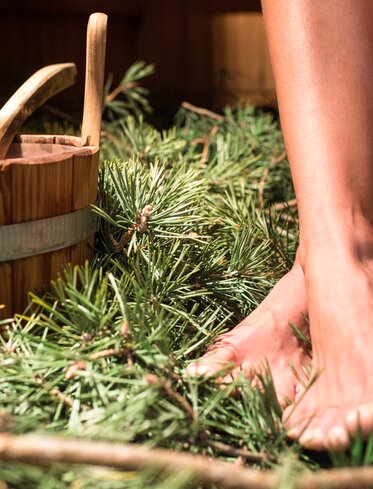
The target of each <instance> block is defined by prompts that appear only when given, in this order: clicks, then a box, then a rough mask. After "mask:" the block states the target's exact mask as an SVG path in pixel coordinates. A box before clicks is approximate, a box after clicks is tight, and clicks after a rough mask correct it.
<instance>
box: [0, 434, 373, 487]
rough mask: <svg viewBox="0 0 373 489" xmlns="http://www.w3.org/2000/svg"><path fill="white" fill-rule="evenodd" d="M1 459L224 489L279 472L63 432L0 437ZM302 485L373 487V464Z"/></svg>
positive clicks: (260, 483) (319, 475)
mask: <svg viewBox="0 0 373 489" xmlns="http://www.w3.org/2000/svg"><path fill="white" fill-rule="evenodd" d="M0 460H7V461H17V462H25V463H34V464H41V463H43V464H44V463H46V462H47V463H55V462H60V463H72V464H87V465H98V466H104V467H113V468H116V469H121V470H127V471H133V470H135V471H138V470H143V469H145V468H153V469H156V470H158V471H164V472H165V473H168V474H170V473H177V472H180V471H182V470H183V471H184V470H185V471H190V472H191V474H193V475H194V477H195V479H196V480H198V481H199V482H201V483H204V484H216V485H218V486H219V487H224V488H226V489H251V488H252V489H254V488H255V489H273V488H274V487H276V484H277V482H278V476H277V475H276V474H275V473H274V472H273V471H268V472H261V471H257V470H255V469H250V468H244V467H242V466H240V465H237V464H232V463H228V462H222V461H218V460H212V459H211V458H209V457H205V456H203V455H192V454H189V453H183V452H175V451H172V450H166V449H159V448H154V449H152V448H147V447H144V446H139V445H132V444H118V443H109V442H99V441H98V442H96V441H85V440H77V439H68V438H64V437H61V436H42V435H18V436H17V435H10V434H7V433H3V434H1V435H0ZM292 482H294V483H295V482H296V484H295V486H296V487H297V488H298V489H317V488H318V489H321V488H322V489H371V488H372V487H373V467H354V468H344V469H330V470H322V471H319V472H316V473H306V474H300V476H299V477H298V478H297V479H296V480H294V481H292Z"/></svg>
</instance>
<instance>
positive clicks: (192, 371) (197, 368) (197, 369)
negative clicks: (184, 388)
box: [186, 363, 211, 375]
mask: <svg viewBox="0 0 373 489" xmlns="http://www.w3.org/2000/svg"><path fill="white" fill-rule="evenodd" d="M186 371H187V373H188V374H189V375H206V374H208V373H210V372H211V367H210V365H206V364H202V363H191V364H190V365H188V367H187V368H186Z"/></svg>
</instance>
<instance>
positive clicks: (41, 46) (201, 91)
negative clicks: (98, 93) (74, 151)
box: [0, 0, 275, 111]
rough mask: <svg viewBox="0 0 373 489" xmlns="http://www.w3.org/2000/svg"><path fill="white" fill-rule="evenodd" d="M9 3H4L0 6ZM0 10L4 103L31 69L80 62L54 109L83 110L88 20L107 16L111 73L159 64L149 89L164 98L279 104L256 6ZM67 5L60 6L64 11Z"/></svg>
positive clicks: (104, 2)
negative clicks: (102, 14)
mask: <svg viewBox="0 0 373 489" xmlns="http://www.w3.org/2000/svg"><path fill="white" fill-rule="evenodd" d="M2 3H4V4H5V3H6V5H1V4H2ZM1 4H0V102H4V101H5V100H6V98H7V97H8V96H10V94H11V93H12V91H13V90H14V89H15V88H17V86H18V84H20V83H21V82H22V81H23V80H24V79H25V78H26V77H27V76H29V75H30V74H31V73H32V72H33V71H35V70H36V69H38V68H40V67H41V66H44V65H46V64H49V63H56V62H62V61H75V62H76V63H77V65H78V70H79V77H78V85H77V86H76V87H75V88H71V89H69V90H68V91H67V92H66V93H65V94H61V95H59V96H58V98H57V99H56V101H54V102H53V103H54V104H55V105H57V106H62V107H63V108H64V109H68V110H70V111H79V110H81V106H82V102H83V86H84V80H83V74H84V57H85V31H86V22H87V19H88V15H89V13H90V12H92V11H97V10H101V11H104V12H107V13H108V14H109V31H108V52H107V73H109V72H112V73H114V75H115V80H116V81H119V80H120V78H121V76H122V74H123V73H124V71H125V70H126V68H127V67H128V66H129V64H131V63H132V62H134V61H135V60H136V59H144V60H145V61H146V62H149V63H150V62H155V63H156V65H157V72H156V74H155V75H154V76H153V77H152V78H151V79H149V80H148V81H147V85H148V86H149V87H150V88H151V89H152V91H153V92H154V93H156V94H157V95H159V97H160V98H162V97H164V98H165V100H166V102H167V98H170V99H173V101H174V102H175V103H180V101H182V100H185V99H187V100H189V101H190V102H193V103H197V104H201V105H206V106H210V107H214V108H219V107H221V106H222V105H224V104H225V103H234V102H235V101H236V100H237V99H239V98H246V99H249V100H250V101H254V102H257V103H265V104H271V103H273V102H274V101H275V91H274V83H273V78H272V74H271V69H270V65H269V60H268V53H267V50H266V42H265V36H264V29H263V22H262V18H261V15H260V13H258V10H259V2H258V1H257V0H235V1H234V2H232V1H231V0H203V1H201V0H110V2H109V1H108V0H65V1H64V2H63V4H62V3H60V2H51V1H50V0H33V1H32V2H30V1H29V0H12V2H1ZM61 5H63V8H61Z"/></svg>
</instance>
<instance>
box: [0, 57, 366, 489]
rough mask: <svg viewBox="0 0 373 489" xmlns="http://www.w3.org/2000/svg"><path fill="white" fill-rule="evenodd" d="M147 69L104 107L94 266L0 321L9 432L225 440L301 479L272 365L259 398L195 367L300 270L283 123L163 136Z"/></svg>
mask: <svg viewBox="0 0 373 489" xmlns="http://www.w3.org/2000/svg"><path fill="white" fill-rule="evenodd" d="M152 70H153V68H152V67H146V66H145V65H144V64H142V63H138V64H136V65H134V66H133V67H132V68H131V69H130V70H129V71H128V72H127V74H126V75H125V77H124V78H123V80H122V82H121V84H120V86H121V87H122V88H123V90H122V92H123V93H124V94H125V96H126V97H127V102H126V101H123V100H122V101H119V102H118V101H117V102H115V103H114V99H113V101H112V102H110V103H108V116H109V119H110V120H109V121H108V122H107V123H106V125H105V131H106V133H107V134H106V136H105V137H104V138H103V144H102V157H103V160H102V165H101V174H100V181H99V194H100V202H99V205H98V207H96V208H95V211H96V212H97V214H98V215H99V216H100V232H99V234H98V237H97V242H96V251H97V252H96V256H95V259H94V261H93V262H92V263H91V264H86V265H85V266H84V267H81V268H78V267H75V268H72V267H67V268H66V270H65V273H64V275H63V276H61V277H60V278H59V279H58V280H56V281H55V282H54V283H53V287H52V290H51V292H49V293H48V294H47V295H46V296H45V297H39V296H36V295H31V296H30V297H31V300H32V305H30V307H29V309H28V310H27V311H26V312H25V313H24V315H22V316H18V317H16V318H14V319H13V320H12V321H6V322H4V335H3V338H2V340H1V341H2V352H1V362H0V379H1V389H0V408H1V410H2V411H3V413H4V419H5V420H8V422H6V426H5V429H7V430H9V431H12V432H15V433H26V432H30V431H42V432H46V433H60V434H69V435H74V436H80V437H84V438H92V439H107V440H114V441H122V442H137V443H142V444H146V445H147V446H159V447H167V448H172V449H176V450H187V451H191V452H193V453H204V454H208V455H211V456H214V457H222V458H229V459H232V455H230V456H228V455H225V454H224V452H222V451H221V450H220V449H219V447H218V446H217V445H216V444H214V443H215V442H220V443H224V444H229V445H230V446H231V447H236V448H246V449H248V450H251V451H254V452H263V453H266V454H268V455H269V456H272V459H271V460H274V461H273V462H271V464H272V465H276V462H275V460H279V461H280V462H281V460H282V458H283V457H284V456H286V457H290V459H291V460H292V462H291V464H290V465H289V467H290V468H289V469H288V468H286V467H288V465H286V464H285V463H284V464H282V463H280V469H279V470H282V471H283V472H282V473H284V474H285V473H286V474H287V473H288V471H289V470H295V469H294V468H293V466H294V467H295V466H296V471H297V472H298V471H300V470H301V469H302V468H304V467H307V466H312V465H314V463H313V462H312V461H309V460H308V461H307V460H306V459H305V457H304V456H303V455H302V453H301V451H300V448H299V447H297V446H292V447H289V445H288V442H287V441H286V439H285V434H284V431H283V429H282V426H281V411H280V408H279V406H278V403H277V399H276V396H275V393H274V388H273V382H272V378H271V375H270V372H268V371H267V372H266V374H264V375H263V376H262V377H261V384H262V390H261V391H260V390H258V389H254V388H252V387H251V385H250V383H249V381H248V379H247V378H246V377H245V376H244V374H243V373H242V374H241V375H240V376H239V378H238V379H237V380H235V381H234V382H233V384H230V385H226V386H225V387H224V388H221V387H218V386H217V384H216V382H215V379H214V378H205V377H198V378H196V377H189V376H187V375H186V374H185V370H184V369H185V367H186V365H187V364H188V363H189V362H190V361H191V360H192V359H193V358H196V357H198V356H199V355H200V354H201V353H203V352H204V351H205V350H206V348H207V347H208V346H209V345H210V344H211V343H212V341H213V339H214V338H215V337H216V336H217V335H218V334H220V333H222V332H224V331H227V330H228V329H230V328H231V327H233V326H234V325H235V324H237V322H238V321H240V320H241V319H242V318H244V317H245V316H246V315H247V314H248V313H250V312H251V311H252V310H253V309H254V308H255V307H256V306H257V305H258V304H259V303H260V301H261V300H262V299H263V298H264V297H265V295H266V294H267V293H268V291H269V290H270V288H271V287H272V286H273V284H274V283H275V282H276V281H277V280H278V279H279V278H280V277H281V276H282V275H283V274H284V273H285V272H286V271H287V270H288V269H289V268H290V266H291V263H292V261H293V258H294V253H295V250H296V246H297V238H296V236H297V215H296V212H295V211H294V210H293V208H292V207H286V206H285V208H284V209H282V210H281V211H280V212H279V211H275V209H274V207H273V206H272V205H276V203H282V202H283V201H286V200H288V199H291V198H293V197H294V195H293V189H292V185H291V179H290V173H289V168H288V165H287V161H286V157H285V155H283V156H281V157H280V158H279V156H280V155H282V154H283V151H284V147H283V142H282V138H281V132H280V129H279V124H278V121H277V120H276V119H275V118H274V117H273V116H272V115H271V114H268V113H264V112H260V111H258V110H256V109H254V108H252V107H247V106H239V107H238V108H237V109H235V110H232V109H226V110H225V112H224V117H223V119H222V120H218V121H217V120H216V119H213V118H209V117H207V116H201V115H198V114H196V113H193V112H190V111H186V110H185V109H182V110H180V112H179V113H178V114H177V117H176V125H175V126H174V127H172V128H171V129H169V130H167V131H162V132H159V131H157V130H156V129H155V128H154V127H152V126H151V125H149V124H148V123H147V122H145V121H144V118H143V116H142V114H141V113H142V112H144V111H145V112H146V111H147V110H148V108H149V107H148V104H147V101H146V98H144V97H145V95H146V93H145V92H144V90H143V89H141V87H139V85H138V80H140V79H141V78H142V77H143V76H146V75H147V74H150V73H151V72H152ZM109 85H110V83H109V84H108V86H107V94H108V93H109ZM122 92H121V93H122ZM165 386H167V388H166V387H165ZM233 392H234V393H235V395H232V393H233ZM180 398H182V399H183V400H184V401H183V402H180ZM186 406H187V408H186ZM5 414H6V416H5ZM4 422H5V421H4ZM371 448H372V447H371V444H369V443H368V448H367V450H366V451H365V452H364V453H365V455H364V454H363V449H362V448H359V449H358V448H355V449H354V450H355V451H354V454H355V455H354V457H355V458H354V460H356V461H357V463H363V462H364V461H365V462H366V463H370V462H371V452H372V449H371ZM289 454H290V455H289ZM286 457H285V458H286ZM290 459H289V460H290ZM294 460H295V462H294ZM367 461H368V462H367ZM335 463H338V461H337V459H335ZM294 464H295V465H294ZM263 466H268V462H266V463H263ZM281 467H282V468H281ZM299 467H300V468H299ZM0 480H4V481H6V482H7V483H8V484H9V486H10V487H12V488H13V487H14V488H21V487H22V488H29V487H30V488H31V487H37V488H39V489H45V488H49V487H53V488H61V489H62V488H63V489H65V488H75V487H79V488H85V487H87V488H88V487H92V486H96V485H99V486H100V487H104V488H108V489H116V488H119V487H120V488H133V489H137V488H141V487H152V488H153V489H155V488H157V489H163V488H170V489H182V488H186V487H196V485H195V484H194V483H191V482H190V474H184V473H180V474H176V475H174V476H172V477H168V478H165V477H163V476H159V475H157V476H156V475H155V474H153V473H151V472H143V473H120V472H117V471H114V470H106V469H105V470H104V469H96V468H84V467H73V468H71V467H66V466H59V465H58V466H55V467H51V468H50V469H48V470H45V469H44V468H43V469H39V468H36V467H31V466H25V465H21V464H2V465H1V467H0ZM283 487H285V486H283Z"/></svg>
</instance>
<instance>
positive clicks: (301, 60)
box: [197, 0, 373, 450]
mask: <svg viewBox="0 0 373 489" xmlns="http://www.w3.org/2000/svg"><path fill="white" fill-rule="evenodd" d="M262 4H263V14H264V20H265V24H266V30H267V36H268V42H269V48H270V53H271V58H272V65H273V70H274V74H275V79H276V87H277V94H278V102H279V109H280V117H281V124H282V129H283V134H284V139H285V144H286V148H287V152H288V156H289V161H290V166H291V171H292V177H293V181H294V187H295V192H296V196H297V202H298V208H299V218H300V236H301V240H300V248H299V263H300V267H301V269H302V271H303V284H304V285H303V287H304V289H303V290H304V296H303V295H302V294H300V295H301V297H299V296H297V298H296V299H294V298H293V297H292V296H291V294H289V293H286V290H285V288H284V290H282V292H281V290H280V289H279V294H278V297H277V298H276V300H274V301H273V302H272V299H271V295H270V296H268V301H267V305H266V307H263V308H262V306H260V307H259V308H258V311H257V312H255V313H254V314H255V316H253V315H252V316H249V318H248V319H247V320H246V326H248V325H250V328H248V327H247V328H244V327H243V326H242V325H239V326H238V327H237V328H236V329H235V330H233V331H232V333H231V334H230V336H229V338H230V340H229V341H230V342H231V343H232V344H233V345H234V346H235V348H236V350H237V351H236V353H235V355H236V356H235V357H234V358H233V357H230V356H229V355H228V353H227V347H226V346H225V345H224V343H220V346H219V343H218V345H217V346H218V347H217V348H216V349H215V353H214V355H215V357H213V356H212V355H213V354H212V353H208V354H207V356H205V357H203V358H202V359H201V360H200V362H199V364H200V365H201V364H203V362H205V360H209V361H210V362H211V360H214V361H217V360H219V358H220V359H221V360H222V361H223V360H225V358H226V357H227V358H228V359H230V360H232V359H233V360H234V361H235V362H236V363H239V364H241V365H242V366H243V368H245V369H246V368H247V365H249V364H250V365H254V366H255V365H256V364H257V360H258V359H257V356H255V355H259V356H260V355H261V354H262V355H263V357H266V358H268V357H269V363H270V366H271V367H273V368H274V371H273V375H274V377H275V379H276V378H277V379H278V381H277V384H276V383H275V385H277V390H278V393H280V391H281V388H282V387H280V386H282V385H283V382H285V385H286V388H285V390H286V391H287V392H288V391H289V392H290V390H291V389H290V387H289V384H288V383H287V382H288V381H287V380H284V379H285V377H286V376H285V375H284V374H283V373H282V371H281V369H279V368H278V365H279V364H280V363H281V361H282V362H284V359H286V360H288V359H290V360H291V359H292V358H294V355H295V356H296V355H297V354H298V350H297V349H296V348H295V347H294V346H290V345H291V342H290V340H289V339H287V340H286V341H284V342H283V347H281V346H280V347H279V348H278V349H277V351H275V352H274V350H273V346H272V345H268V344H267V346H265V345H264V343H265V341H264V342H263V341H262V337H261V334H262V333H260V328H259V327H256V325H261V324H262V325H264V324H266V325H267V329H268V330H269V331H270V332H271V331H272V334H273V335H274V334H275V333H276V334H279V333H278V332H279V331H283V329H282V328H283V324H284V323H285V322H286V323H287V321H285V318H286V317H287V318H288V319H291V317H292V315H293V314H295V315H296V310H298V311H305V310H306V308H307V310H308V314H309V318H310V335H311V338H312V344H313V360H312V368H313V374H314V378H315V379H316V380H315V381H314V382H313V384H312V385H311V387H310V388H309V389H308V390H307V391H306V392H305V393H304V392H303V390H304V389H303V387H302V385H301V383H300V382H299V381H296V382H295V385H294V384H293V383H292V382H290V384H291V386H292V388H293V387H294V396H295V400H296V403H295V405H294V406H291V407H288V408H287V409H285V411H284V423H285V426H286V427H287V429H288V432H289V436H290V437H292V438H297V439H299V441H300V442H301V443H302V444H303V445H304V446H306V447H308V448H312V449H316V450H323V449H326V448H333V449H341V448H345V447H346V446H347V445H348V444H349V443H350V437H351V436H353V435H354V434H355V433H356V431H357V430H358V429H360V430H361V431H362V432H363V434H364V435H365V436H367V435H368V433H369V432H370V431H371V430H372V429H373V376H372V375H371V372H372V370H373V356H372V353H371V352H372V351H373V227H372V222H373V215H372V213H373V137H372V134H371V131H372V121H373V92H372V90H371V83H372V80H373V29H372V27H371V26H372V25H373V24H372V22H373V2H372V1H371V0H322V1H311V0H263V2H262ZM295 266H298V265H297V264H296V265H295ZM290 273H291V272H290ZM297 277H298V278H297ZM299 277H302V274H301V273H299V274H298V275H297V276H295V275H294V276H293V275H291V276H290V277H289V279H290V278H291V279H292V280H293V279H294V280H295V279H296V278H297V280H298V282H296V283H297V284H298V287H301V288H302V285H301V283H302V280H301V279H300V278H299ZM279 286H280V283H279ZM294 287H295V286H294ZM280 292H281V293H280ZM266 300H267V299H266ZM279 301H280V302H281V301H282V302H281V305H279ZM297 308H298V309H297ZM268 309H269V310H272V311H274V310H276V314H274V313H273V314H272V315H271V314H268V312H267V318H266V315H265V312H266V310H268ZM279 311H282V312H279ZM268 317H271V319H268ZM245 329H247V330H249V329H253V330H254V332H253V333H250V334H249V333H246V332H245V333H244V332H243V331H245ZM246 334H247V341H245V335H246ZM268 334H269V336H268V339H269V338H270V337H271V334H270V333H268ZM272 337H273V336H272ZM240 340H241V341H240ZM249 340H250V343H249ZM256 344H257V345H259V347H258V348H255V345H256ZM280 344H281V341H280ZM228 350H229V351H230V350H231V348H228ZM254 350H255V351H256V353H254ZM218 355H219V357H218ZM281 359H282V360H281ZM304 362H305V359H304V358H303V359H300V364H301V365H302V364H303V363H304ZM197 365H198V363H197ZM286 378H287V377H286Z"/></svg>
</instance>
